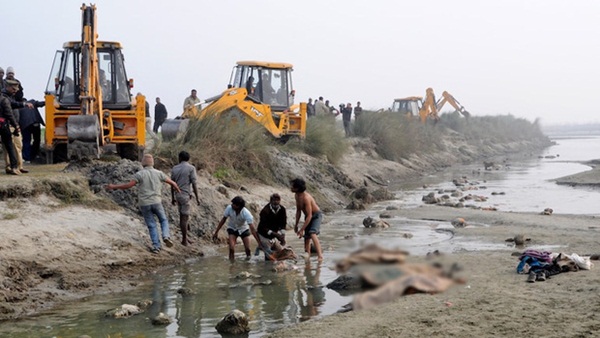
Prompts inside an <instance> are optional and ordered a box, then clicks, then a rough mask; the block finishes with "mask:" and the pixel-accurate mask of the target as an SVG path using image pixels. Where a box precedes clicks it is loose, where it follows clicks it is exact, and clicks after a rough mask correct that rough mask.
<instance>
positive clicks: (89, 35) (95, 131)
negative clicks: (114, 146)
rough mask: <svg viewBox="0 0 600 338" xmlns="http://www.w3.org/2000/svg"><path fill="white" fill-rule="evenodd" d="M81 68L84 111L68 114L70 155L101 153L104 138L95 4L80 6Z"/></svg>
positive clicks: (80, 93)
mask: <svg viewBox="0 0 600 338" xmlns="http://www.w3.org/2000/svg"><path fill="white" fill-rule="evenodd" d="M81 15H82V17H81V25H82V27H81V64H80V67H81V71H80V75H81V78H80V81H79V83H80V84H81V85H80V87H79V100H80V102H81V106H80V107H81V114H80V115H73V116H69V118H68V120H67V126H68V129H67V131H68V133H67V136H68V148H67V149H68V157H69V158H82V157H87V156H90V155H92V156H95V157H98V156H99V154H100V147H101V146H102V145H103V144H102V143H103V139H102V137H100V131H101V130H103V126H102V119H100V118H99V115H100V112H101V111H102V99H101V98H102V88H101V86H100V85H99V80H98V76H99V75H98V51H97V38H98V34H97V32H96V6H94V5H91V6H86V5H85V4H84V5H82V6H81Z"/></svg>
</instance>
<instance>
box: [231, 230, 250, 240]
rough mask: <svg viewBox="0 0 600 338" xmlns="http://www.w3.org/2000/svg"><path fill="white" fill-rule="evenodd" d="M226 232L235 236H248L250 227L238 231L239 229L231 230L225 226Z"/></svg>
mask: <svg viewBox="0 0 600 338" xmlns="http://www.w3.org/2000/svg"><path fill="white" fill-rule="evenodd" d="M227 233H228V234H230V235H234V236H236V237H242V238H244V237H248V236H250V229H246V230H244V231H242V232H241V233H240V231H239V230H233V229H230V228H227Z"/></svg>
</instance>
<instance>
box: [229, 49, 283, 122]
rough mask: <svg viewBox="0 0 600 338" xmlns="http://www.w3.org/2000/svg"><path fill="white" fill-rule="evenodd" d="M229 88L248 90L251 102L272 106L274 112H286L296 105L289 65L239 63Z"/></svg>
mask: <svg viewBox="0 0 600 338" xmlns="http://www.w3.org/2000/svg"><path fill="white" fill-rule="evenodd" d="M229 86H230V87H233V88H244V89H246V91H247V92H248V99H249V100H253V101H256V102H259V103H263V104H266V105H269V106H271V111H272V112H283V111H286V110H287V109H288V108H289V107H290V106H292V105H293V104H294V94H295V92H294V90H293V87H292V65H291V64H289V63H274V62H260V61H239V62H237V64H236V66H235V67H234V68H233V71H232V72H231V78H230V80H229Z"/></svg>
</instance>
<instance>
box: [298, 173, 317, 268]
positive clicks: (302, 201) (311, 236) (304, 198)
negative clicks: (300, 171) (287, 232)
mask: <svg viewBox="0 0 600 338" xmlns="http://www.w3.org/2000/svg"><path fill="white" fill-rule="evenodd" d="M290 184H291V190H292V192H293V193H294V195H295V198H296V223H295V225H294V231H295V232H296V234H298V237H299V238H302V237H304V251H305V252H306V253H308V254H309V255H310V241H311V240H312V242H313V245H314V246H315V249H316V250H317V255H318V258H319V261H321V260H323V251H321V243H320V242H319V237H318V235H319V233H320V232H321V222H322V221H323V213H322V212H321V209H319V206H318V205H317V202H315V199H314V198H313V197H312V196H311V195H310V194H309V193H307V192H306V182H304V180H303V179H301V178H296V179H293V180H291V181H290ZM300 213H304V224H303V225H302V228H301V229H300V230H298V223H299V222H300Z"/></svg>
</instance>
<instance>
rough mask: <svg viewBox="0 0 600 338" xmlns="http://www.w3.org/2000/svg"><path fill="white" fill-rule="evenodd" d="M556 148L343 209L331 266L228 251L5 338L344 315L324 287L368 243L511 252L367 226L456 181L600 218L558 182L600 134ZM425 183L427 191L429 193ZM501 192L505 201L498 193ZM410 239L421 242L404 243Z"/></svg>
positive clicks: (521, 207) (530, 204) (589, 202)
mask: <svg viewBox="0 0 600 338" xmlns="http://www.w3.org/2000/svg"><path fill="white" fill-rule="evenodd" d="M557 142H558V144H557V145H555V146H552V147H550V148H549V149H547V150H546V151H545V152H544V154H543V155H549V154H553V155H556V154H560V156H559V157H557V158H554V159H546V158H543V159H540V158H538V157H537V154H536V155H535V156H531V157H530V158H527V159H520V160H518V161H515V162H514V163H511V165H510V169H508V170H498V171H491V172H488V171H478V169H481V165H471V166H461V167H457V168H451V169H450V170H448V171H446V172H443V173H438V174H436V175H431V176H428V177H424V178H423V179H422V180H420V181H414V182H408V183H406V182H403V183H401V184H398V183H396V184H394V185H393V186H395V187H397V189H398V191H397V193H396V195H397V198H398V199H396V200H393V201H386V202H383V203H379V204H376V205H373V206H372V207H371V208H370V210H367V211H364V212H356V211H340V212H336V213H335V215H333V216H326V218H325V223H324V224H323V228H322V231H323V233H322V235H321V236H320V238H321V241H322V244H323V250H324V253H325V254H324V257H325V260H324V261H323V262H322V263H317V262H316V261H315V260H314V258H313V259H311V260H309V261H305V260H304V259H302V258H300V259H299V260H298V262H297V268H298V269H297V271H290V272H286V273H274V272H272V271H271V270H272V267H273V265H272V264H271V263H268V262H264V260H263V258H262V256H258V257H254V256H253V257H252V259H251V260H249V261H246V260H244V257H243V255H240V254H239V253H241V252H242V250H241V249H242V248H241V247H238V248H237V251H236V252H238V256H237V257H236V258H237V260H236V262H235V263H233V264H230V263H229V261H228V260H227V259H226V255H227V253H226V250H225V248H222V249H221V250H220V251H219V255H218V256H216V257H206V258H201V259H199V260H198V261H195V262H190V263H189V264H187V265H185V266H182V267H177V268H174V269H171V270H165V271H160V272H159V273H157V274H154V276H153V278H151V279H149V280H143V281H136V282H139V283H140V285H139V287H137V288H136V289H135V290H134V291H132V292H127V293H122V294H114V295H102V296H94V297H90V298H88V299H85V300H82V301H79V302H75V303H71V304H66V305H65V306H64V307H62V308H58V309H55V310H54V311H53V312H52V313H47V314H44V315H42V316H39V317H37V318H32V319H27V320H22V321H18V322H13V323H3V324H0V336H2V337H4V336H6V337H9V336H10V337H77V336H79V335H83V334H87V335H90V336H92V337H200V336H202V337H220V335H219V334H218V333H217V332H216V330H215V328H214V326H215V325H216V323H217V321H218V320H220V318H222V316H224V315H225V314H226V313H227V312H229V311H231V310H233V309H239V310H242V311H243V312H245V313H246V314H247V315H248V316H249V319H250V327H251V330H252V331H251V333H250V335H249V336H250V337H258V336H261V335H263V334H264V333H266V332H269V331H273V330H276V329H279V328H282V327H285V326H287V325H293V324H296V323H298V322H301V321H304V320H307V319H310V318H314V317H319V316H323V315H329V314H332V313H335V312H336V311H337V310H338V309H340V307H341V306H343V305H344V304H346V303H348V302H349V301H350V300H351V298H350V296H343V295H340V294H338V293H337V292H335V291H332V290H329V289H327V288H326V287H325V285H326V284H327V283H329V282H331V281H333V280H334V279H335V278H336V276H337V274H336V272H335V271H334V270H333V266H334V265H335V261H336V260H338V259H340V258H342V257H344V256H346V254H348V253H349V252H351V251H353V250H355V249H357V248H359V247H361V246H363V245H365V244H368V243H373V242H376V243H378V244H380V245H382V246H385V247H389V248H395V247H399V248H402V249H404V250H407V251H409V252H410V253H411V254H412V255H424V254H426V253H427V252H429V251H431V250H433V249H438V250H440V251H442V252H455V251H459V250H468V251H473V250H491V249H502V248H507V247H506V246H505V245H504V244H493V243H484V242H476V241H469V242H465V241H461V240H460V239H457V238H454V237H453V235H452V232H451V231H450V230H451V229H452V226H451V225H450V224H449V223H447V222H441V221H420V220H410V219H405V218H390V219H385V220H386V221H387V222H388V223H390V224H391V227H390V228H389V229H386V230H383V231H382V230H377V229H366V228H364V227H363V226H362V220H363V218H364V217H366V216H372V217H377V216H378V215H379V214H380V213H382V212H383V211H384V210H385V208H386V207H388V206H397V207H411V206H419V205H421V203H422V202H421V197H422V196H423V195H425V194H426V193H428V192H430V191H437V190H439V189H449V188H454V187H453V185H452V184H451V181H452V179H453V178H456V177H460V176H463V175H465V176H468V177H469V178H470V179H476V180H478V181H480V182H483V181H484V180H485V181H486V182H485V183H481V185H485V186H487V189H482V190H477V191H476V193H477V194H478V195H486V196H489V199H488V201H487V202H484V203H482V206H495V207H497V208H498V209H499V210H503V211H534V212H539V211H541V210H543V209H544V208H546V207H551V208H553V209H554V211H555V212H557V213H573V214H595V215H598V214H600V211H599V210H598V205H599V204H600V191H598V190H593V189H584V188H577V189H575V188H571V187H565V186H558V185H556V184H555V183H553V182H552V181H551V180H552V179H555V178H558V177H562V176H566V175H571V174H574V173H577V172H581V171H584V170H587V169H589V167H587V166H585V165H582V164H580V163H577V162H580V161H586V160H590V159H594V158H600V156H598V154H596V153H594V150H595V149H600V137H591V138H586V139H582V138H578V139H569V138H567V139H560V140H557ZM509 162H510V158H509ZM423 184H427V185H428V188H426V189H423V188H421V187H422V186H423ZM494 191H496V192H504V193H505V195H496V196H492V195H491V193H492V192H494ZM474 226H483V227H485V226H487V225H485V224H475V225H474ZM405 234H410V235H412V238H405V237H404V235H405ZM290 235H291V233H290ZM290 235H288V237H290ZM288 242H289V244H290V245H292V246H293V247H294V248H295V249H296V251H299V252H300V251H301V248H302V243H301V242H300V240H298V239H295V238H293V239H291V238H290V239H288ZM507 249H508V248H507ZM240 272H250V273H252V274H256V275H260V276H261V277H260V278H256V279H255V281H256V282H261V283H263V284H267V285H254V286H251V285H243V280H238V279H236V278H235V276H237V275H238V274H239V273H240ZM269 282H270V283H269ZM180 288H190V289H192V290H193V291H195V292H196V294H195V295H190V296H185V297H183V296H182V295H180V294H178V293H177V290H179V289H180ZM148 298H150V299H152V300H154V301H155V302H154V304H153V306H152V307H151V308H150V309H149V310H147V311H146V313H144V314H141V315H137V316H133V317H131V318H127V319H111V318H106V317H104V316H103V313H104V311H106V310H108V309H112V308H115V307H117V306H120V305H121V304H124V303H128V304H135V303H136V302H137V301H139V300H142V299H148ZM159 312H163V313H166V314H168V315H170V316H171V317H172V318H173V319H174V322H173V323H171V324H170V325H168V326H165V327H157V326H153V325H152V324H151V323H150V320H149V318H152V317H154V316H156V315H157V314H158V313H159Z"/></svg>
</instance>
